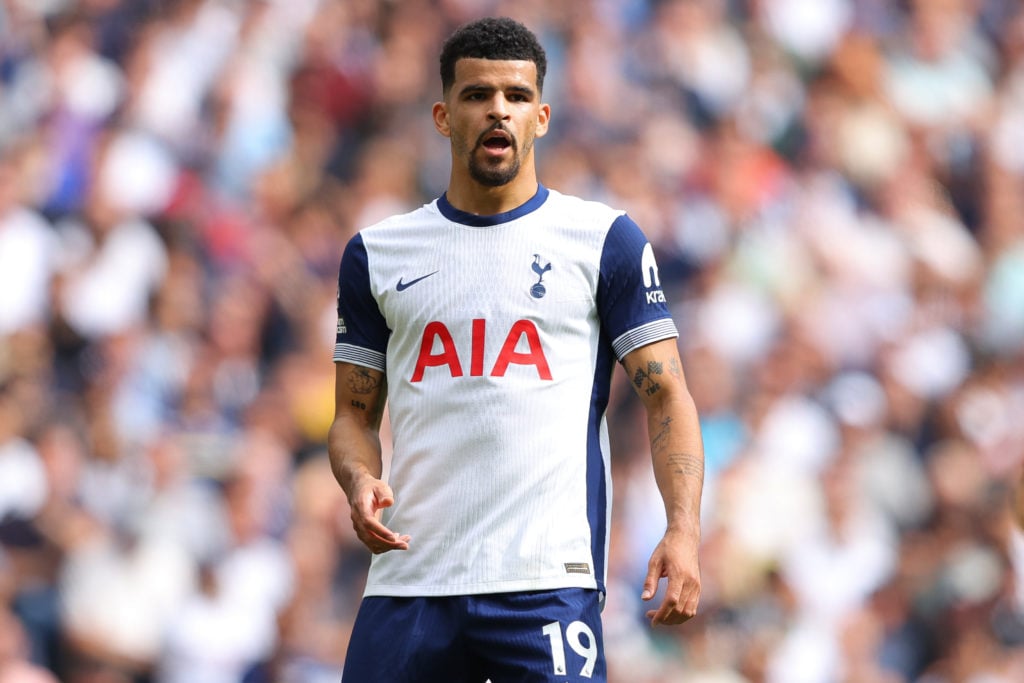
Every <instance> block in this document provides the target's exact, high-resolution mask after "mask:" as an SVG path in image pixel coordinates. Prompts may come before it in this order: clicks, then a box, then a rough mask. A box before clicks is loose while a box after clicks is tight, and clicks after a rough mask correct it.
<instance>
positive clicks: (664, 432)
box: [651, 417, 672, 453]
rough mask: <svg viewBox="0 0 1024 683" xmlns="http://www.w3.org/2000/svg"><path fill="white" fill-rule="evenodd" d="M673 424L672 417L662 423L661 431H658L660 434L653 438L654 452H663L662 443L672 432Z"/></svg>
mask: <svg viewBox="0 0 1024 683" xmlns="http://www.w3.org/2000/svg"><path fill="white" fill-rule="evenodd" d="M671 424H672V418H671V417H666V418H665V419H664V420H662V421H661V429H660V430H658V433H657V434H655V435H654V436H653V437H652V438H651V451H652V452H654V453H657V452H658V451H659V450H661V448H662V442H663V441H664V440H665V437H667V436H668V434H669V432H670V431H672V427H671Z"/></svg>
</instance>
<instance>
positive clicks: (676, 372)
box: [668, 358, 683, 379]
mask: <svg viewBox="0 0 1024 683" xmlns="http://www.w3.org/2000/svg"><path fill="white" fill-rule="evenodd" d="M668 374H670V375H672V376H673V377H675V378H676V379H680V378H682V376H683V369H682V368H681V367H679V361H678V360H676V359H675V358H672V359H671V360H669V362H668Z"/></svg>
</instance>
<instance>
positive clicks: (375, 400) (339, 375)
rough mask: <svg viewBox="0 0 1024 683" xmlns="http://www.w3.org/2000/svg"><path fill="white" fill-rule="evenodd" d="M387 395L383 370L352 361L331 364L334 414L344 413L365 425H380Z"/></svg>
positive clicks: (343, 414) (340, 414)
mask: <svg viewBox="0 0 1024 683" xmlns="http://www.w3.org/2000/svg"><path fill="white" fill-rule="evenodd" d="M386 399H387V379H386V377H385V375H384V373H383V372H381V371H380V370H374V369H372V368H368V367H364V366H362V365H355V364H353V363H345V362H337V363H335V364H334V413H335V418H336V419H337V418H338V417H342V416H347V417H350V418H354V419H356V420H357V421H358V422H360V423H362V424H363V425H365V426H368V427H373V428H375V429H376V428H379V427H380V421H381V417H382V416H383V414H384V402H385V400H386Z"/></svg>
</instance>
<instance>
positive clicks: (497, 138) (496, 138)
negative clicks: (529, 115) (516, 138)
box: [480, 130, 512, 152]
mask: <svg viewBox="0 0 1024 683" xmlns="http://www.w3.org/2000/svg"><path fill="white" fill-rule="evenodd" d="M480 144H481V146H483V147H484V149H487V150H489V151H491V152H504V151H505V150H507V149H508V148H510V147H511V146H512V138H511V137H510V136H509V134H508V133H506V132H505V131H503V130H493V131H491V132H489V133H487V134H486V135H484V138H483V140H481V142H480Z"/></svg>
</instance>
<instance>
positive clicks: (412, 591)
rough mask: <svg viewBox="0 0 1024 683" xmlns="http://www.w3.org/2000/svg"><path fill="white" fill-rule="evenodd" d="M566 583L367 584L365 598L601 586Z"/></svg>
mask: <svg viewBox="0 0 1024 683" xmlns="http://www.w3.org/2000/svg"><path fill="white" fill-rule="evenodd" d="M572 579H573V577H569V580H566V579H562V578H559V579H547V580H537V579H531V580H528V581H490V582H486V583H467V584H459V585H453V586H409V585H404V584H382V583H370V584H367V586H366V590H365V591H364V592H363V597H370V596H382V597H393V598H417V597H446V596H453V595H481V594H485V593H521V592H526V591H538V590H554V589H558V588H588V589H591V590H598V589H599V586H598V585H597V581H595V580H594V578H593V577H590V580H589V581H581V580H578V579H576V580H572Z"/></svg>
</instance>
